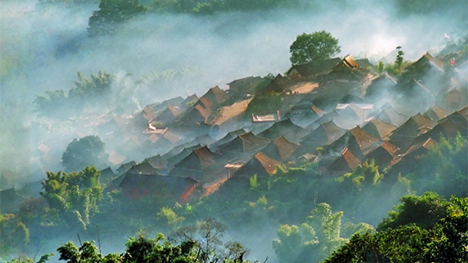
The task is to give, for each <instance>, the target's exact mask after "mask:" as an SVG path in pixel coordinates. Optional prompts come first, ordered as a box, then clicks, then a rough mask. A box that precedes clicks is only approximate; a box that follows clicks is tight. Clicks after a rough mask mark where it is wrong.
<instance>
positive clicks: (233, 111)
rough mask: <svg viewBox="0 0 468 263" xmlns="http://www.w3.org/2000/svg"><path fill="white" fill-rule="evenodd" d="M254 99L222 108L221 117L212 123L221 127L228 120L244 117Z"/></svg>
mask: <svg viewBox="0 0 468 263" xmlns="http://www.w3.org/2000/svg"><path fill="white" fill-rule="evenodd" d="M252 99H253V98H249V99H246V100H242V101H238V102H236V103H234V104H232V105H230V106H226V107H222V108H221V109H222V110H221V114H220V116H217V117H215V118H214V119H213V121H212V122H211V123H213V124H215V125H221V124H223V123H224V122H226V121H228V120H231V119H233V118H236V117H240V116H243V115H244V112H245V110H246V109H247V107H248V106H249V103H250V102H251V101H252Z"/></svg>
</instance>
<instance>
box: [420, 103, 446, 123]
mask: <svg viewBox="0 0 468 263" xmlns="http://www.w3.org/2000/svg"><path fill="white" fill-rule="evenodd" d="M448 114H449V113H448V112H446V111H445V110H443V109H442V108H441V107H439V106H438V105H437V104H436V105H434V106H432V107H431V108H429V109H428V110H427V111H426V112H424V114H423V115H424V116H425V117H428V118H429V119H431V120H433V121H438V120H440V119H442V118H444V117H445V116H447V115H448Z"/></svg>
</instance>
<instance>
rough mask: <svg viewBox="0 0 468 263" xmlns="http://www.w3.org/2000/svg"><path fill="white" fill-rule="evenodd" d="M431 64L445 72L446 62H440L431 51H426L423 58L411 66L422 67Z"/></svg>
mask: <svg viewBox="0 0 468 263" xmlns="http://www.w3.org/2000/svg"><path fill="white" fill-rule="evenodd" d="M427 64H430V65H432V66H433V67H435V68H436V69H438V70H439V71H441V72H443V71H444V69H443V66H444V64H443V63H442V62H440V61H439V60H437V59H435V58H434V57H433V56H432V55H431V54H429V52H426V54H424V55H423V56H422V57H421V58H419V59H418V60H417V61H416V62H414V63H413V64H412V65H411V67H416V68H420V67H423V66H424V65H427Z"/></svg>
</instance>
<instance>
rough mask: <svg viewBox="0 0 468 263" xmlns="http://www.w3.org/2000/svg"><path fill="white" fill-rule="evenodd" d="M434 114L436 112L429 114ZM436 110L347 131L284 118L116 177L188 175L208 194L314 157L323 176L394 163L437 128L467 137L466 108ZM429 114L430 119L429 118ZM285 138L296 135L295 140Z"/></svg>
mask: <svg viewBox="0 0 468 263" xmlns="http://www.w3.org/2000/svg"><path fill="white" fill-rule="evenodd" d="M339 107H342V105H340V106H339ZM385 110H386V109H382V110H381V111H380V112H379V113H378V114H377V115H376V116H378V115H379V114H380V113H382V112H385ZM435 112H438V113H439V115H437V114H436V115H433V114H435ZM441 114H442V115H444V114H443V113H442V112H441V109H440V107H438V106H434V107H433V108H431V109H430V110H428V111H427V112H426V113H425V114H416V115H414V116H411V117H409V118H407V119H406V121H405V122H404V123H402V124H401V125H399V126H395V125H392V124H389V123H386V122H384V121H382V120H381V119H379V118H378V117H376V116H374V117H371V118H370V119H368V120H367V122H366V123H365V124H364V125H362V127H361V126H356V127H354V128H351V129H343V128H341V127H339V126H338V125H336V124H335V123H334V122H333V121H328V122H325V123H322V124H320V125H319V126H318V127H316V128H315V129H313V130H307V129H305V128H301V127H299V126H297V125H295V124H294V123H292V122H291V120H289V119H288V120H283V121H279V122H276V123H274V124H273V125H272V126H271V127H270V128H268V129H266V130H264V131H262V132H260V133H258V134H254V133H252V132H246V131H245V130H238V131H233V132H231V133H228V134H226V135H225V136H224V137H223V138H221V139H220V140H218V141H216V142H214V143H212V144H211V145H205V146H201V145H197V146H194V147H189V148H183V150H182V151H180V152H178V151H176V152H168V153H167V154H165V155H157V156H154V157H151V158H148V159H146V160H144V161H143V162H141V163H139V164H136V163H135V164H133V165H132V166H131V167H130V168H129V166H128V165H127V166H126V168H129V169H128V170H127V171H126V173H125V174H124V175H122V176H121V177H120V180H121V182H120V184H119V185H120V186H121V187H131V185H130V184H129V183H128V182H127V180H133V179H126V178H127V177H132V176H135V175H139V176H141V175H147V176H169V177H181V178H186V177H190V178H191V179H193V181H194V182H196V184H197V185H198V186H199V187H201V188H202V189H204V188H205V187H211V188H209V189H210V193H211V192H212V191H213V190H214V189H213V188H212V186H213V184H216V183H219V182H221V181H222V182H225V181H226V180H229V178H231V177H233V176H240V177H242V176H251V175H253V174H254V173H256V174H257V175H260V176H268V175H272V174H274V173H275V167H276V166H277V165H287V164H291V163H292V162H298V160H308V161H310V160H315V161H316V162H318V163H319V165H320V166H321V170H322V171H324V173H326V174H328V175H336V174H340V173H341V174H342V173H345V172H349V171H351V170H352V169H354V168H355V167H356V166H357V165H359V164H361V163H362V162H364V161H365V160H366V159H369V158H373V159H375V160H376V162H377V163H378V164H379V165H382V166H384V165H385V166H389V165H394V164H397V163H400V162H401V161H402V160H404V159H405V158H409V157H408V156H410V155H411V153H412V152H415V151H416V150H417V149H419V148H421V147H426V148H427V147H428V145H430V144H431V143H434V139H437V138H438V137H437V136H439V135H438V134H440V132H442V134H444V135H446V136H454V135H455V134H456V132H460V133H462V135H464V136H466V131H467V129H468V126H467V121H468V108H467V107H465V108H463V109H460V110H458V111H455V112H453V113H451V114H447V115H446V116H444V117H442V115H441ZM425 115H426V116H425ZM431 115H433V117H432V118H433V119H431V118H429V117H428V116H431ZM440 117H441V118H440ZM437 118H439V119H437ZM436 119H437V120H436ZM447 123H451V125H448V124H447ZM436 132H437V133H438V134H435V133H436ZM402 134H403V135H402ZM428 134H431V136H428ZM287 137H291V138H293V139H295V142H293V139H291V140H288V139H287ZM318 147H322V148H323V152H318V151H317V148H318ZM311 158H312V159H311ZM122 169H123V168H122ZM122 169H121V170H122ZM205 194H206V193H205Z"/></svg>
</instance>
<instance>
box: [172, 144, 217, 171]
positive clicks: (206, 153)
mask: <svg viewBox="0 0 468 263" xmlns="http://www.w3.org/2000/svg"><path fill="white" fill-rule="evenodd" d="M217 157H218V155H217V154H215V153H213V152H212V151H211V150H210V149H208V147H206V146H203V147H201V148H198V149H195V150H193V152H191V153H190V154H189V155H188V156H187V157H185V158H184V159H182V160H181V161H180V162H178V163H177V164H176V165H175V166H176V167H178V168H186V169H193V170H202V169H206V168H208V167H210V166H213V165H215V164H217V159H218V158H217Z"/></svg>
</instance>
